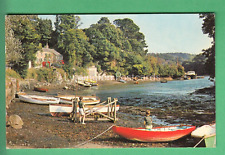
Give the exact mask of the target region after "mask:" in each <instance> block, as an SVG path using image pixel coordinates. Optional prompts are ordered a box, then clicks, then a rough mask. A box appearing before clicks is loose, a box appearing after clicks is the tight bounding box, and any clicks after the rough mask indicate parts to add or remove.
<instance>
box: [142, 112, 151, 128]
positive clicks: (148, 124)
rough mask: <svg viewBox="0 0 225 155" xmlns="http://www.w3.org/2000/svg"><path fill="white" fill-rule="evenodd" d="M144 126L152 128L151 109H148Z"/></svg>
mask: <svg viewBox="0 0 225 155" xmlns="http://www.w3.org/2000/svg"><path fill="white" fill-rule="evenodd" d="M144 126H145V128H146V129H152V118H151V116H150V110H147V111H146V116H145V118H144Z"/></svg>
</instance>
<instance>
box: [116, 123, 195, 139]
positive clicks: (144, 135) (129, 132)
mask: <svg viewBox="0 0 225 155" xmlns="http://www.w3.org/2000/svg"><path fill="white" fill-rule="evenodd" d="M112 130H113V132H114V133H116V134H118V135H120V136H122V137H124V138H126V139H129V140H133V141H140V142H168V141H174V140H177V139H179V138H182V137H184V136H186V135H188V134H190V133H191V132H192V131H193V130H195V126H169V127H155V128H153V129H151V130H149V129H144V128H128V127H118V126H113V128H112Z"/></svg>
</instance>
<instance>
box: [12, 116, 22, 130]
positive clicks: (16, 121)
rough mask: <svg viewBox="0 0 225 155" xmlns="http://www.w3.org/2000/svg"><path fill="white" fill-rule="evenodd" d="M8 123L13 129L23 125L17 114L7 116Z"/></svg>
mask: <svg viewBox="0 0 225 155" xmlns="http://www.w3.org/2000/svg"><path fill="white" fill-rule="evenodd" d="M9 125H11V126H12V127H13V128H15V129H21V128H22V127H23V120H22V119H21V117H20V116H18V115H11V116H10V117H9Z"/></svg>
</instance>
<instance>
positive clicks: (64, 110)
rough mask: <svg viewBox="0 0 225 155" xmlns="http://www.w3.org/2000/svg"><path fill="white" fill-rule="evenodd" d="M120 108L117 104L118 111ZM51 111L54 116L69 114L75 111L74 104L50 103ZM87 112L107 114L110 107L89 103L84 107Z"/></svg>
mask: <svg viewBox="0 0 225 155" xmlns="http://www.w3.org/2000/svg"><path fill="white" fill-rule="evenodd" d="M118 110H119V105H117V106H116V111H118ZM49 111H50V113H51V115H52V116H63V115H69V114H70V113H71V112H72V111H73V106H72V105H71V104H50V105H49ZM84 111H85V112H86V113H88V112H96V111H97V112H101V113H103V114H106V113H107V112H108V107H107V106H104V105H99V106H98V105H95V106H93V105H87V106H85V108H84ZM77 113H78V114H79V108H78V107H77Z"/></svg>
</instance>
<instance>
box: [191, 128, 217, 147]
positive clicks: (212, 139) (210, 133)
mask: <svg viewBox="0 0 225 155" xmlns="http://www.w3.org/2000/svg"><path fill="white" fill-rule="evenodd" d="M191 136H192V137H195V138H203V139H204V140H205V146H206V147H216V124H210V125H203V126H201V127H198V128H197V129H195V130H194V131H193V132H192V133H191Z"/></svg>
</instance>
